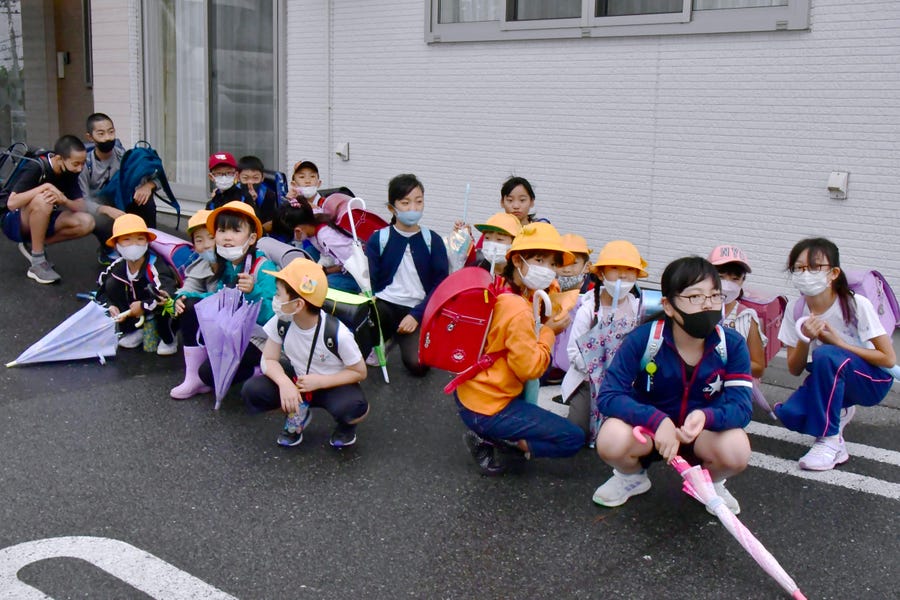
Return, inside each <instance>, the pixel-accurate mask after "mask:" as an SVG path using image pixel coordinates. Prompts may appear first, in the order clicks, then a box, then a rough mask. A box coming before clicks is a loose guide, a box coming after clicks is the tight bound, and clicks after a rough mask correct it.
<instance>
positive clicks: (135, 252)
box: [116, 244, 147, 262]
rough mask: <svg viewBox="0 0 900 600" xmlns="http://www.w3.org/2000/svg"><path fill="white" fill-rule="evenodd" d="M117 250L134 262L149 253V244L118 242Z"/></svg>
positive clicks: (123, 256)
mask: <svg viewBox="0 0 900 600" xmlns="http://www.w3.org/2000/svg"><path fill="white" fill-rule="evenodd" d="M116 252H118V253H119V255H120V256H121V257H122V258H124V259H125V260H130V261H131V262H134V261H137V260H140V259H141V257H142V256H144V254H146V253H147V244H132V245H131V246H122V245H120V244H116Z"/></svg>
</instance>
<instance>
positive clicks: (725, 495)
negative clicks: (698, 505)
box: [706, 479, 741, 515]
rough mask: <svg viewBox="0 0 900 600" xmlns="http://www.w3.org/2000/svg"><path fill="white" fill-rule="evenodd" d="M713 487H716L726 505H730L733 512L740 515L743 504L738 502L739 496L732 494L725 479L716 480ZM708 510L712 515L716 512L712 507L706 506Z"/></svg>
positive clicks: (729, 507)
mask: <svg viewBox="0 0 900 600" xmlns="http://www.w3.org/2000/svg"><path fill="white" fill-rule="evenodd" d="M713 487H714V488H716V493H717V494H718V495H719V498H721V499H722V501H723V502H724V503H725V506H727V507H728V510H730V511H731V512H732V513H733V514H736V515H739V514H741V505H740V504H738V501H737V498H735V497H734V496H732V495H731V492H729V491H728V490H726V489H725V480H724V479H723V480H722V481H714V482H713ZM706 512H708V513H709V514H711V515H714V514H716V513H715V511H713V510H712V509H711V508H710V507H708V506H707V507H706Z"/></svg>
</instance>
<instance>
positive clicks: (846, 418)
mask: <svg viewBox="0 0 900 600" xmlns="http://www.w3.org/2000/svg"><path fill="white" fill-rule="evenodd" d="M855 416H856V405H855V404H854V405H853V406H848V407H847V408H842V409H841V423H840V425H838V435H840V436H843V435H844V427H846V426H847V423H849V422H850V421H852V420H853V417H855Z"/></svg>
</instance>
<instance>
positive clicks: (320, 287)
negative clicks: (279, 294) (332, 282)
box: [263, 258, 328, 307]
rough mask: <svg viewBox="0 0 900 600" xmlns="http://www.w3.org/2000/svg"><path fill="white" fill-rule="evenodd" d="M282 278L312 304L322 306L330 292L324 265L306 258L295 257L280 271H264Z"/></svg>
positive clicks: (276, 277)
mask: <svg viewBox="0 0 900 600" xmlns="http://www.w3.org/2000/svg"><path fill="white" fill-rule="evenodd" d="M263 273H267V274H269V275H272V276H273V277H275V279H280V280H281V281H282V282H283V283H284V285H286V286H288V287H289V288H291V289H292V290H294V291H295V292H297V293H298V294H300V296H301V297H302V298H303V299H304V300H306V301H307V302H309V303H310V304H312V305H313V306H318V307H321V306H322V304H323V303H324V302H325V294H327V293H328V277H326V275H325V271H324V270H323V269H322V266H321V265H319V264H317V263H314V262H313V261H311V260H307V259H305V258H295V259H294V260H292V261H291V262H289V263H288V264H287V266H286V267H284V268H283V269H281V270H280V271H265V270H264V271H263Z"/></svg>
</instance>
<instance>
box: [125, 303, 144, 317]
mask: <svg viewBox="0 0 900 600" xmlns="http://www.w3.org/2000/svg"><path fill="white" fill-rule="evenodd" d="M128 310H130V311H131V316H132V317H134V318H135V319H139V318H141V315H143V314H144V305H143V304H141V301H140V300H135V301H134V302H132V303H131V304H129V305H128Z"/></svg>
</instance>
